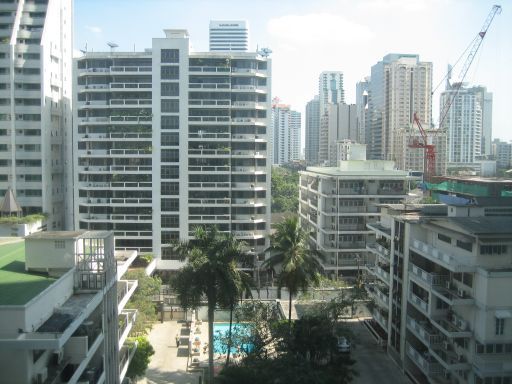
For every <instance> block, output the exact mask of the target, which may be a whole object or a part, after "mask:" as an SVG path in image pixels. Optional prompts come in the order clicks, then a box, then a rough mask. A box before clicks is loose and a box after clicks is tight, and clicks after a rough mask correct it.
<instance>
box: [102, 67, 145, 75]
mask: <svg viewBox="0 0 512 384" xmlns="http://www.w3.org/2000/svg"><path fill="white" fill-rule="evenodd" d="M108 70H109V71H110V73H112V74H115V73H123V74H131V73H141V72H143V73H144V72H145V73H146V74H148V75H151V71H152V67H151V66H112V67H110V68H109V69H108Z"/></svg>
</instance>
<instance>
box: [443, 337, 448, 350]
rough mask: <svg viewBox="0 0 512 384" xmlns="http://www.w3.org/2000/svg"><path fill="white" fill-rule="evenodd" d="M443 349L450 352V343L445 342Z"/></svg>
mask: <svg viewBox="0 0 512 384" xmlns="http://www.w3.org/2000/svg"><path fill="white" fill-rule="evenodd" d="M443 348H444V349H445V350H447V351H449V350H450V343H449V342H448V341H446V340H445V341H443Z"/></svg>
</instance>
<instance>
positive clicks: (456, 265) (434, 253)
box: [411, 240, 475, 272]
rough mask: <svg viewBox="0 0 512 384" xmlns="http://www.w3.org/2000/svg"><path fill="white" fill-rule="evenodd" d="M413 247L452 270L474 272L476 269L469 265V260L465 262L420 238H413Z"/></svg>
mask: <svg viewBox="0 0 512 384" xmlns="http://www.w3.org/2000/svg"><path fill="white" fill-rule="evenodd" d="M411 249H412V250H413V251H415V252H416V253H419V254H420V255H422V256H424V257H426V258H427V259H429V260H430V261H433V262H434V263H437V264H439V265H441V266H443V267H444V268H446V269H448V270H449V271H452V272H474V270H475V268H474V267H472V266H470V265H467V264H468V263H467V261H464V262H463V261H462V260H459V259H458V258H456V257H455V256H454V255H452V254H449V253H446V252H443V251H440V250H438V249H436V248H433V247H432V246H430V245H428V244H426V243H424V242H422V241H419V240H413V242H412V245H411Z"/></svg>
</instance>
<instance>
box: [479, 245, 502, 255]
mask: <svg viewBox="0 0 512 384" xmlns="http://www.w3.org/2000/svg"><path fill="white" fill-rule="evenodd" d="M505 253H507V246H506V245H498V244H494V245H481V246H480V254H482V255H503V254H505Z"/></svg>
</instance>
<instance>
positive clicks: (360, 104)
mask: <svg viewBox="0 0 512 384" xmlns="http://www.w3.org/2000/svg"><path fill="white" fill-rule="evenodd" d="M370 81H371V80H370V77H369V76H368V77H365V78H364V79H363V80H361V81H358V82H357V84H356V110H357V112H356V113H357V133H358V136H357V141H358V142H359V143H361V144H366V142H367V141H369V140H368V137H367V136H366V135H367V134H369V130H368V129H367V126H366V125H367V122H368V91H369V89H370Z"/></svg>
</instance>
